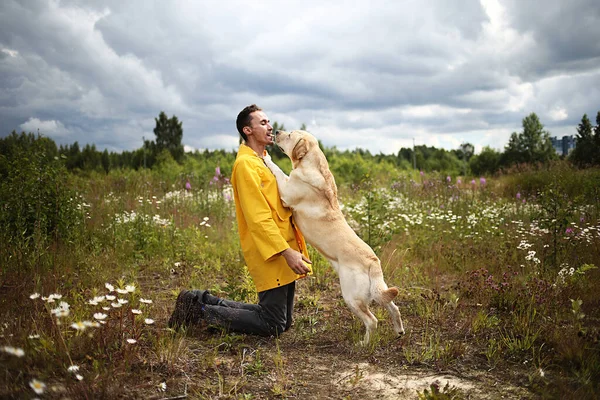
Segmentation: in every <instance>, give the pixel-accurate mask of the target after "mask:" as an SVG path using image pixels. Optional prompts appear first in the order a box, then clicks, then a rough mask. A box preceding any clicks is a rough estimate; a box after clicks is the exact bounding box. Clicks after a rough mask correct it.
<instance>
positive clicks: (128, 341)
mask: <svg viewBox="0 0 600 400" xmlns="http://www.w3.org/2000/svg"><path fill="white" fill-rule="evenodd" d="M127 343H129V344H135V343H137V340H135V339H127Z"/></svg>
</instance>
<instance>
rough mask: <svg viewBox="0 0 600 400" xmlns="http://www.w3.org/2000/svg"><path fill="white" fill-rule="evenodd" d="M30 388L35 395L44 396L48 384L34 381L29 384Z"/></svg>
mask: <svg viewBox="0 0 600 400" xmlns="http://www.w3.org/2000/svg"><path fill="white" fill-rule="evenodd" d="M29 386H30V387H31V388H32V389H33V391H34V392H35V394H43V393H44V390H46V384H45V383H44V382H41V381H38V380H37V379H35V378H34V379H32V380H31V382H29Z"/></svg>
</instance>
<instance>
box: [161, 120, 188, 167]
mask: <svg viewBox="0 0 600 400" xmlns="http://www.w3.org/2000/svg"><path fill="white" fill-rule="evenodd" d="M154 120H155V121H156V128H154V134H155V135H156V150H157V153H160V152H161V151H162V150H164V149H166V150H169V152H170V153H171V155H172V156H173V159H174V160H175V161H177V162H179V163H180V162H182V161H183V145H182V144H181V139H182V138H183V128H182V126H181V125H182V123H181V122H180V121H179V120H178V119H177V117H176V116H175V115H173V117H171V118H167V115H166V114H165V113H164V111H161V112H160V114H159V115H158V118H154Z"/></svg>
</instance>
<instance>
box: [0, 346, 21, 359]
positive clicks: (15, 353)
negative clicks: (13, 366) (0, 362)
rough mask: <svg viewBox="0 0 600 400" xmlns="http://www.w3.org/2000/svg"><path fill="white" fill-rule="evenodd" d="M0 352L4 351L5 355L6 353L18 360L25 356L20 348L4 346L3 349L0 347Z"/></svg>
mask: <svg viewBox="0 0 600 400" xmlns="http://www.w3.org/2000/svg"><path fill="white" fill-rule="evenodd" d="M0 350H2V351H4V352H5V353H8V354H10V355H13V356H16V357H19V358H21V357H23V356H24V355H25V351H23V349H22V348H20V347H12V346H4V347H0Z"/></svg>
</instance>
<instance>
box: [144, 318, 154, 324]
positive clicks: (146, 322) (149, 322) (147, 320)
mask: <svg viewBox="0 0 600 400" xmlns="http://www.w3.org/2000/svg"><path fill="white" fill-rule="evenodd" d="M144 323H145V324H146V325H152V324H153V323H154V320H153V319H151V318H146V319H145V320H144Z"/></svg>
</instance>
